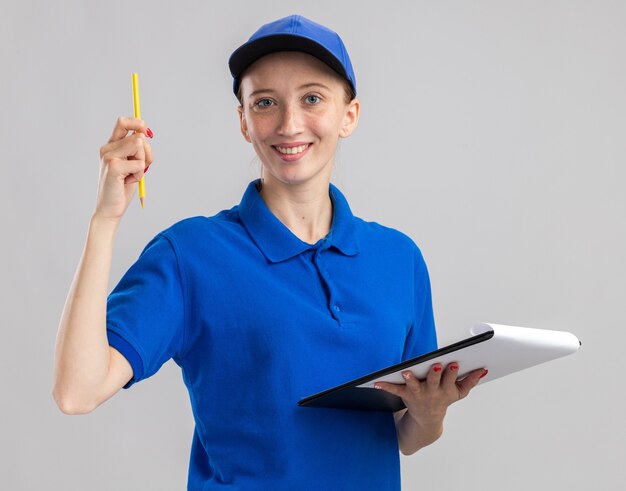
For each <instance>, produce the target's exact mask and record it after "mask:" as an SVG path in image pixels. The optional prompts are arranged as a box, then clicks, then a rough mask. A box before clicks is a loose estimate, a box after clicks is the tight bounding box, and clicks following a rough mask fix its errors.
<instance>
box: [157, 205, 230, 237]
mask: <svg viewBox="0 0 626 491" xmlns="http://www.w3.org/2000/svg"><path fill="white" fill-rule="evenodd" d="M237 208H238V207H237V206H234V207H233V208H230V209H228V210H222V211H220V212H219V213H217V214H216V215H213V216H208V217H207V216H195V217H189V218H185V219H183V220H180V221H178V222H176V223H174V224H173V225H171V226H170V227H168V228H166V229H165V230H163V231H161V232H160V233H159V234H158V235H157V236H156V237H155V238H160V237H162V238H165V239H167V240H169V241H170V242H174V243H185V242H189V241H192V242H196V241H198V240H201V239H210V238H212V237H214V238H215V237H219V236H220V235H223V234H227V233H229V231H230V233H237V232H239V231H240V230H241V221H240V220H239V214H238V212H237Z"/></svg>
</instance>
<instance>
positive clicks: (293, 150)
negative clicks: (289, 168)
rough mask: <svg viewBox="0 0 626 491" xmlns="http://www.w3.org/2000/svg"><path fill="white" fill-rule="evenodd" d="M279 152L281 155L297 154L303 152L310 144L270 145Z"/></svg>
mask: <svg viewBox="0 0 626 491" xmlns="http://www.w3.org/2000/svg"><path fill="white" fill-rule="evenodd" d="M272 146H273V147H274V148H275V149H276V150H277V151H278V152H279V153H282V154H283V155H297V154H299V153H302V152H304V151H305V150H306V149H307V148H309V147H310V146H311V144H310V143H307V144H305V145H298V146H297V147H279V146H277V145H272Z"/></svg>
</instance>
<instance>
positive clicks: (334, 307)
mask: <svg viewBox="0 0 626 491" xmlns="http://www.w3.org/2000/svg"><path fill="white" fill-rule="evenodd" d="M321 252H322V249H321V248H320V249H318V250H317V251H316V252H315V255H314V256H313V262H314V263H315V267H316V268H317V271H318V273H319V275H320V277H321V278H323V280H324V282H325V283H326V288H327V290H328V294H329V298H328V299H327V301H328V306H329V307H330V315H332V316H333V318H334V319H336V320H337V321H338V322H339V321H340V313H341V307H340V306H339V304H338V303H337V298H336V295H335V289H334V286H333V283H332V281H331V279H330V275H329V274H328V270H327V269H326V268H324V267H323V261H322V255H321Z"/></svg>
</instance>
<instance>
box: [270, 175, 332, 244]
mask: <svg viewBox="0 0 626 491" xmlns="http://www.w3.org/2000/svg"><path fill="white" fill-rule="evenodd" d="M328 186H329V182H324V183H322V184H320V185H317V186H313V185H302V186H295V185H294V186H277V185H275V184H274V183H272V182H271V181H268V180H264V181H263V186H262V187H261V191H260V195H261V198H262V199H263V201H264V202H265V204H266V205H267V207H268V208H269V209H270V211H271V212H272V213H273V214H274V215H275V216H276V218H278V219H279V220H280V221H281V222H282V223H283V225H285V226H286V227H287V228H288V229H289V230H291V232H292V233H293V234H294V235H295V236H296V237H298V238H299V239H300V240H302V241H303V242H306V243H308V244H315V243H316V242H317V241H318V240H320V239H322V238H324V237H326V235H328V232H330V227H331V223H332V219H333V207H332V202H331V199H330V195H329V194H328Z"/></svg>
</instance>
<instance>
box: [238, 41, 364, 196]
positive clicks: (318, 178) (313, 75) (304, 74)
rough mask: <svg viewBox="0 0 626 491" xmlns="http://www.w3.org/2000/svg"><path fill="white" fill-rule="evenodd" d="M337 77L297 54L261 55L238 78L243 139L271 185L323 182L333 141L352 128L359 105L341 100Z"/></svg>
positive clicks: (331, 159) (341, 88)
mask: <svg viewBox="0 0 626 491" xmlns="http://www.w3.org/2000/svg"><path fill="white" fill-rule="evenodd" d="M344 88H345V84H344V82H343V79H342V78H341V77H340V76H339V75H338V74H336V73H335V72H334V71H333V70H332V69H331V68H329V67H328V66H327V65H326V64H324V63H323V62H321V61H320V60H318V59H317V58H315V57H313V56H311V55H308V54H306V53H300V52H292V51H289V52H279V53H273V54H270V55H267V56H264V57H262V58H260V59H259V60H257V61H256V62H255V63H254V64H252V65H251V66H250V68H248V69H247V70H246V72H245V74H244V76H243V78H242V80H241V88H240V94H241V102H242V107H241V108H239V117H240V123H241V132H242V134H243V136H244V138H245V139H246V140H247V141H248V142H250V143H252V146H253V147H254V151H255V152H256V154H257V155H258V157H259V159H261V162H262V164H263V168H264V172H263V178H264V181H265V182H266V183H268V184H269V182H268V181H276V182H275V184H281V183H282V184H283V185H284V184H287V185H296V184H306V183H311V184H312V183H320V184H321V183H326V184H327V183H328V182H329V181H330V175H331V172H332V166H333V163H334V157H335V150H336V148H337V142H338V140H339V138H345V137H347V136H348V135H350V134H351V133H352V131H353V130H354V128H355V127H356V124H357V121H358V116H359V102H358V100H357V99H353V100H352V101H350V102H346V95H345V90H344Z"/></svg>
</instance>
